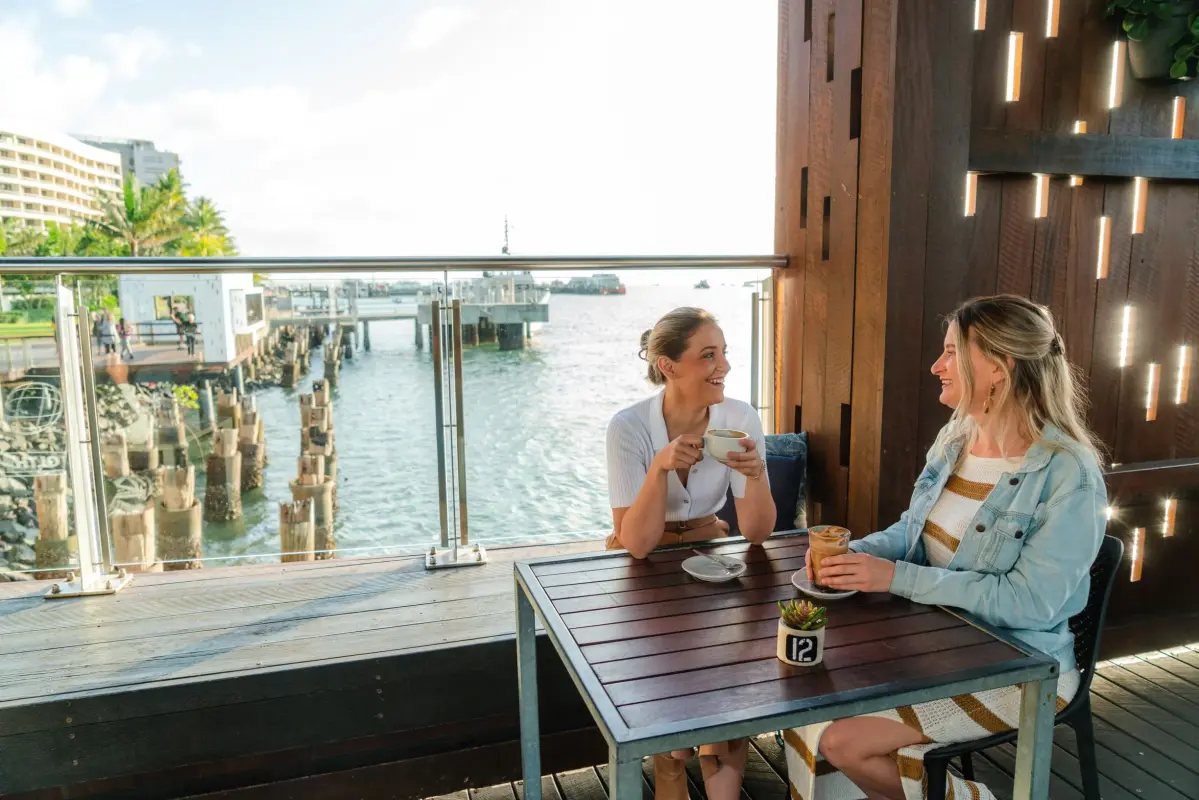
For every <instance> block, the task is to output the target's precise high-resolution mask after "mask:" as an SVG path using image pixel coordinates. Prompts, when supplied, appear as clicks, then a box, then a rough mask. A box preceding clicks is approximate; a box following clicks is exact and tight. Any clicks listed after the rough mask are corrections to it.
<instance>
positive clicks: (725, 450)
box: [704, 430, 749, 461]
mask: <svg viewBox="0 0 1199 800" xmlns="http://www.w3.org/2000/svg"><path fill="white" fill-rule="evenodd" d="M748 438H749V434H748V433H746V432H745V431H732V430H715V431H708V432H707V433H705V434H704V451H705V452H706V453H707V454H708V455H710V456H712V458H714V459H716V460H717V461H728V460H729V453H744V452H745V448H744V447H743V446H742V445H741V443H742V442H743V441H745V440H746V439H748Z"/></svg>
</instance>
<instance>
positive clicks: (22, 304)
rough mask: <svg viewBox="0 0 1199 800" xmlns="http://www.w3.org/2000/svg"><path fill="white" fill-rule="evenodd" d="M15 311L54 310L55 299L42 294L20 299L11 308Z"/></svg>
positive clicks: (13, 302) (14, 301)
mask: <svg viewBox="0 0 1199 800" xmlns="http://www.w3.org/2000/svg"><path fill="white" fill-rule="evenodd" d="M9 307H10V308H11V309H12V310H13V311H33V310H34V309H41V308H51V309H52V308H54V298H53V297H51V296H50V295H46V294H41V295H34V296H33V297H18V298H17V299H16V300H13V301H12V303H11V304H10V306H9Z"/></svg>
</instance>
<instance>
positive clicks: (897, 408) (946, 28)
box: [778, 0, 1199, 579]
mask: <svg viewBox="0 0 1199 800" xmlns="http://www.w3.org/2000/svg"><path fill="white" fill-rule="evenodd" d="M1047 2H1048V0H988V1H987V3H986V7H987V13H986V19H985V24H984V26H983V28H982V29H981V30H977V31H976V30H974V24H973V13H974V4H973V3H972V2H961V0H956V1H955V0H904V2H898V0H780V4H779V5H780V14H781V18H782V19H785V20H787V21H788V24H787V26H786V30H787V31H788V35H787V36H786V52H782V53H781V54H782V63H781V64H780V73H779V78H780V84H779V91H780V110H782V109H783V108H784V107H785V109H786V119H785V124H783V122H780V140H779V163H780V176H779V209H778V211H779V217H778V219H779V231H780V232H786V233H784V234H783V235H781V236H780V237H779V241H780V245H785V249H782V250H780V251H779V252H786V253H788V254H789V255H790V256H791V259H792V262H791V263H792V267H793V268H792V269H790V270H787V271H785V272H783V273H781V275H783V283H784V284H785V288H784V299H783V300H782V301H781V308H780V312H781V315H782V320H781V323H780V341H779V352H780V354H781V357H782V358H783V362H782V364H781V368H780V369H781V377H782V380H781V381H780V383H779V394H780V397H779V401H780V407H781V408H793V407H800V408H802V414H801V415H799V416H800V419H798V420H797V423H798V424H799V426H800V427H802V428H803V429H805V430H807V431H809V434H810V436H811V443H812V444H811V447H812V471H813V477H812V484H811V492H810V496H811V500H812V502H813V507H812V508H810V509H809V510H810V512H816V517H815V518H816V519H818V520H820V521H824V522H831V521H838V522H847V523H848V524H849V525H850V527H851V528H852V529H853V530H854V531H855V532H859V533H864V532H868V531H870V530H875V529H877V528H878V527H881V526H883V525H886V524H889V523H890V522H892V521H894V520H895V519H896V518H897V517H898V515H899V513H900V512H901V511H902V510H903V509H904V508H906V506H907V503H908V499H909V493H910V488H911V482H912V480H913V479H914V478H915V476H916V474H917V472H918V471H919V468H920V466H921V465H922V464H923V460H924V455H925V452H926V450H927V448H928V447H929V446H930V445H931V444H932V442H933V440H934V438H935V436H936V433H937V431H938V430H939V429H940V427H941V426H942V424H944V422H945V420H946V418H947V414H948V411H947V410H946V409H944V408H943V407H941V406H940V405H939V404H938V402H937V395H938V387H937V386H936V384H935V382H934V381H933V380H932V378H931V377H929V375H928V371H927V370H928V367H929V365H930V364H931V362H932V361H933V360H934V359H935V358H936V356H937V355H938V354H939V352H940V349H941V339H942V336H943V333H944V328H943V322H942V321H943V319H944V315H945V314H946V313H948V312H949V311H951V310H952V309H953V308H954V307H955V306H956V305H957V304H958V303H960V302H961V301H963V300H964V299H966V298H968V297H971V296H974V295H980V294H989V293H993V292H996V291H1007V292H1015V293H1019V294H1023V295H1027V296H1029V297H1032V298H1033V299H1035V300H1037V301H1038V302H1041V303H1043V304H1045V305H1047V306H1048V307H1049V308H1050V309H1051V311H1052V312H1053V313H1054V315H1055V317H1056V318H1057V320H1058V323H1059V326H1060V328H1061V330H1062V331H1063V335H1064V337H1065V339H1066V346H1067V350H1068V354H1069V356H1070V358H1071V360H1072V361H1073V362H1074V363H1075V364H1076V365H1077V366H1078V368H1079V369H1080V371H1081V373H1082V375H1084V376H1085V377H1086V378H1087V382H1088V385H1089V389H1090V393H1091V397H1092V405H1093V408H1092V410H1091V412H1090V420H1091V424H1092V425H1093V426H1094V427H1095V429H1096V431H1097V432H1098V433H1099V434H1100V436H1101V437H1102V439H1103V441H1104V442H1105V443H1106V444H1107V446H1108V448H1109V449H1110V460H1111V461H1113V462H1117V463H1121V464H1129V463H1141V462H1149V461H1156V460H1164V459H1187V458H1199V352H1196V350H1197V349H1199V183H1196V182H1194V181H1185V180H1168V179H1154V180H1151V181H1150V182H1149V184H1148V191H1147V198H1146V203H1147V206H1146V207H1147V213H1146V224H1145V230H1144V232H1143V233H1139V234H1134V233H1133V232H1132V216H1133V196H1134V188H1133V187H1134V183H1133V181H1132V180H1131V179H1129V178H1126V177H1117V176H1111V175H1107V176H1105V175H1104V174H1102V172H1101V171H1100V172H1097V173H1096V172H1093V174H1088V175H1087V176H1086V177H1085V178H1084V179H1083V180H1082V182H1081V185H1076V186H1072V185H1071V181H1070V176H1069V175H1067V174H1053V175H1051V176H1050V179H1049V193H1048V204H1047V207H1046V209H1045V212H1046V213H1045V215H1044V216H1043V217H1040V218H1037V217H1035V216H1034V202H1035V186H1036V183H1035V181H1036V178H1035V176H1033V175H1031V174H990V175H988V174H984V175H980V176H979V177H978V182H977V195H976V201H975V213H974V214H973V215H972V216H968V215H966V214H965V213H964V200H965V191H966V175H967V169H968V166H967V165H968V164H969V163H970V137H971V131H972V130H976V131H986V130H992V131H999V132H1023V133H1027V134H1041V133H1051V134H1057V135H1072V134H1073V132H1074V125H1075V122H1076V121H1082V122H1085V124H1086V130H1087V134H1088V135H1090V136H1104V137H1106V136H1123V137H1152V138H1154V139H1157V140H1159V141H1160V140H1161V139H1162V138H1165V137H1169V136H1170V131H1171V122H1172V114H1173V102H1174V98H1175V97H1176V96H1183V97H1184V98H1185V100H1186V117H1185V127H1184V132H1183V136H1184V138H1186V139H1199V81H1190V82H1183V83H1168V82H1167V83H1162V82H1142V81H1138V80H1135V79H1134V78H1132V77H1131V75H1130V74H1128V71H1127V70H1125V77H1124V81H1123V85H1122V88H1121V90H1120V91H1119V92H1118V97H1117V104H1116V106H1115V107H1114V108H1109V105H1110V104H1109V90H1110V77H1111V64H1112V51H1113V47H1114V45H1115V42H1116V39H1117V35H1118V31H1117V29H1116V27H1115V26H1114V25H1113V23H1112V22H1111V21H1110V20H1107V19H1105V18H1104V17H1103V9H1104V6H1105V3H1104V0H1080V2H1078V3H1060V6H1061V10H1060V16H1059V24H1058V31H1057V36H1055V37H1048V36H1047V35H1046V9H1047V5H1046V4H1047ZM832 12H835V14H836V26H835V38H836V41H835V43H834V46H835V57H834V70H833V80H832V81H826V80H825V78H826V68H827V61H826V53H827V48H828V42H827V41H826V38H827V34H828V26H827V17H828V14H829V13H832ZM808 15H810V16H811V19H812V24H811V30H805V29H804V26H803V21H804V19H805V17H806V16H808ZM1013 31H1015V32H1019V33H1022V34H1023V57H1022V63H1021V67H1022V78H1021V82H1020V92H1019V99H1018V100H1017V101H1016V102H1007V101H1006V97H1005V81H1006V74H1007V61H1008V42H1009V37H1010V35H1011V33H1012V32H1013ZM846 37H852V42H853V44H847V43H846ZM780 40H781V41H782V32H780ZM855 45H860V47H855ZM843 64H844V67H843V66H842V65H843ZM801 65H807V67H808V69H807V71H806V73H805V72H804V71H803V70H802V69H800V66H801ZM857 65H860V67H861V70H862V72H861V79H860V82H859V83H858V84H857V85H858V86H860V87H861V92H862V96H861V98H860V99H857V100H855V98H853V97H846V90H847V89H848V90H852V88H853V86H854V84H852V83H850V80H851V70H852V69H853V68H854V66H857ZM854 102H860V103H861V128H860V137H858V138H856V139H853V140H851V141H847V136H846V133H845V132H846V128H845V120H844V119H843V117H842V115H843V113H844V110H845V108H846V107H847V106H850V107H852V105H853V103H854ZM830 115H831V118H830ZM1144 140H1145V139H1144V138H1142V139H1141V141H1144ZM1126 141H1127V140H1126ZM1156 152H1157V154H1158V156H1159V157H1160V156H1161V153H1162V151H1161V150H1160V149H1156ZM1167 158H1168V156H1167ZM1164 163H1167V164H1168V163H1169V162H1168V161H1166V162H1164ZM805 166H806V167H807V168H808V183H807V190H808V198H807V204H806V207H807V227H806V229H803V230H802V232H798V233H797V232H796V228H797V220H798V218H799V214H798V211H799V206H800V199H799V198H798V197H796V195H795V193H796V192H797V191H799V187H800V185H801V182H800V177H799V176H800V173H801V170H802V168H803V167H805ZM784 167H785V170H784ZM847 178H848V179H850V180H847ZM855 181H856V188H857V196H856V198H854V197H852V196H851V194H850V192H851V191H852V188H853V187H854V186H855ZM830 195H831V196H832V198H833V200H832V215H833V218H832V220H831V226H830V230H831V231H832V237H831V238H832V241H831V247H830V248H829V252H828V256H829V257H828V259H827V260H825V259H824V258H823V255H824V251H823V249H822V244H823V242H822V238H821V236H822V231H823V228H822V224H821V223H822V219H821V215H822V211H823V199H824V197H826V196H830ZM1102 217H1107V218H1108V220H1109V229H1110V244H1109V251H1108V252H1109V255H1108V260H1107V263H1108V270H1107V275H1106V277H1103V278H1098V277H1097V274H1096V270H1097V264H1098V262H1099V259H1100V252H1099V250H1100V242H1099V229H1100V219H1101V218H1102ZM842 243H845V244H842ZM1126 305H1130V306H1131V307H1132V308H1133V330H1132V347H1131V350H1130V353H1129V363H1128V364H1127V366H1124V367H1121V366H1120V364H1119V353H1120V330H1121V323H1122V320H1123V316H1124V309H1125V306H1126ZM796 316H798V317H799V319H795V318H794V317H796ZM1184 344H1185V345H1189V346H1190V347H1191V360H1192V369H1191V372H1190V381H1189V400H1188V402H1186V403H1184V404H1180V405H1179V404H1175V403H1174V396H1175V394H1176V391H1177V376H1178V359H1179V347H1180V346H1181V345H1184ZM1150 363H1156V364H1158V365H1159V369H1160V389H1159V397H1158V412H1157V419H1156V420H1154V421H1148V420H1146V392H1147V377H1148V369H1149V366H1148V365H1149V364H1150ZM846 365H848V369H847V368H846ZM843 405H847V406H848V408H847V409H844V408H843ZM784 416H785V417H786V416H789V415H784ZM786 421H788V422H790V421H791V420H790V419H787V420H786ZM843 422H850V427H851V430H850V431H849V439H848V441H847V442H846V443H845V444H844V445H843V443H842V441H841V434H842V430H841V428H842V424H843ZM846 455H847V456H848V465H846V464H844V463H842V462H843V460H844V456H846ZM1167 473H1169V471H1168V470H1166V471H1163V473H1162V474H1163V483H1162V484H1161V485H1160V486H1157V487H1155V488H1154V490H1153V492H1151V493H1150V495H1144V496H1141V495H1139V496H1137V497H1136V498H1122V500H1126V501H1127V502H1130V503H1131V502H1135V503H1138V504H1145V505H1146V506H1147V507H1149V506H1152V507H1160V504H1161V502H1162V500H1163V499H1164V498H1165V497H1166V496H1167V495H1174V494H1178V493H1179V492H1181V493H1182V495H1183V497H1182V500H1183V503H1185V502H1186V500H1187V497H1186V494H1187V491H1188V490H1189V489H1191V488H1193V487H1183V486H1173V485H1170V484H1169V483H1168V481H1167V477H1166V476H1167ZM1173 474H1177V472H1175V473H1173ZM1193 502H1195V503H1199V499H1196V500H1195V501H1193ZM1197 516H1199V515H1196V514H1194V513H1189V512H1188V513H1182V512H1181V510H1180V513H1179V517H1178V520H1179V522H1178V531H1177V532H1176V536H1184V535H1185V534H1186V533H1187V532H1190V531H1184V530H1183V528H1184V526H1186V527H1188V528H1189V527H1193V522H1192V521H1193V520H1195V519H1196V517H1197ZM1120 527H1121V526H1118V525H1117V526H1114V530H1116V529H1119V528H1120ZM1194 532H1195V533H1196V534H1199V530H1196V531H1194ZM1172 546H1174V545H1172ZM1174 547H1175V548H1176V547H1177V546H1174ZM1157 563H1158V562H1156V561H1155V562H1153V563H1152V564H1151V563H1148V562H1147V563H1146V565H1145V567H1146V570H1147V572H1146V576H1145V577H1146V579H1148V578H1149V573H1148V571H1151V570H1152V569H1153V568H1154V567H1155V566H1156V565H1157Z"/></svg>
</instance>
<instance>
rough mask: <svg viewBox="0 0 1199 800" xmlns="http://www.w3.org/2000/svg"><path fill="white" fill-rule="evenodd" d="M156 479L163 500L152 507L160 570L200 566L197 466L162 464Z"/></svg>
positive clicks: (201, 539) (201, 563)
mask: <svg viewBox="0 0 1199 800" xmlns="http://www.w3.org/2000/svg"><path fill="white" fill-rule="evenodd" d="M158 478H159V484H160V485H161V486H162V499H161V500H160V501H159V503H158V506H157V507H156V509H155V518H156V524H157V527H158V555H159V557H161V558H162V561H163V569H167V570H178V569H199V568H200V567H201V566H203V562H201V561H200V558H201V556H202V545H203V538H202V534H203V529H202V527H201V525H202V523H201V521H200V501H199V500H197V499H196V469H195V467H192V466H183V467H161V468H159V470H158ZM172 562H173V563H172Z"/></svg>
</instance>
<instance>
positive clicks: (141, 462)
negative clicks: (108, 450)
mask: <svg viewBox="0 0 1199 800" xmlns="http://www.w3.org/2000/svg"><path fill="white" fill-rule="evenodd" d="M157 439H158V426H157V425H156V424H155V423H154V422H153V421H152V422H151V423H150V430H149V432H148V433H147V435H146V438H145V439H143V440H140V441H128V438H126V443H125V446H126V449H127V451H128V455H129V469H130V470H132V471H133V472H154V471H155V470H157V469H158V446H157Z"/></svg>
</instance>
